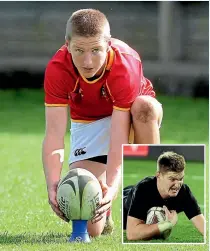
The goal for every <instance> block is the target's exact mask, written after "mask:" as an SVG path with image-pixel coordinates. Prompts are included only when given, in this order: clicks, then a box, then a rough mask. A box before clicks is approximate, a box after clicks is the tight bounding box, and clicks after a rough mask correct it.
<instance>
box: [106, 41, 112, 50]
mask: <svg viewBox="0 0 210 251" xmlns="http://www.w3.org/2000/svg"><path fill="white" fill-rule="evenodd" d="M107 44H108V46H107V51H109V50H110V47H111V44H112V43H111V39H109V40H108V43H107Z"/></svg>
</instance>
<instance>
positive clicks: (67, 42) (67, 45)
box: [65, 38, 70, 53]
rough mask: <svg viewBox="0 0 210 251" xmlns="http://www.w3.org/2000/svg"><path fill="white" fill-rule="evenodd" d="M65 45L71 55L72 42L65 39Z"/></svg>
mask: <svg viewBox="0 0 210 251" xmlns="http://www.w3.org/2000/svg"><path fill="white" fill-rule="evenodd" d="M65 45H66V47H67V49H68V52H69V53H70V41H69V40H67V39H66V38H65Z"/></svg>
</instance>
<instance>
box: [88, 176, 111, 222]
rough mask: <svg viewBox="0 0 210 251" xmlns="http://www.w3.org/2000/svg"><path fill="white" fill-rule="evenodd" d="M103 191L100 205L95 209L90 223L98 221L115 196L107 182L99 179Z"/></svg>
mask: <svg viewBox="0 0 210 251" xmlns="http://www.w3.org/2000/svg"><path fill="white" fill-rule="evenodd" d="M99 182H100V185H101V189H102V193H103V199H102V200H101V203H100V206H99V207H98V208H97V209H96V212H95V216H94V217H93V218H92V220H91V221H92V223H96V222H98V221H100V220H101V219H102V218H103V217H104V216H105V214H106V212H107V210H109V209H110V207H111V204H112V200H113V199H114V196H115V191H114V189H113V188H112V187H109V186H107V184H105V183H103V182H102V181H99Z"/></svg>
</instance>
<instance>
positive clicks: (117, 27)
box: [0, 1, 209, 97]
mask: <svg viewBox="0 0 210 251" xmlns="http://www.w3.org/2000/svg"><path fill="white" fill-rule="evenodd" d="M208 6H209V3H208V2H203V1H202V2H185V1H183V2H173V1H169V2H165V1H164V2H161V1H160V2H142V1H141V2H119V1H116V2H89V1H88V2H71V1H69V2H68V1H67V2H43V1H40V2H39V1H38V2H19V1H18V2H1V3H0V22H1V27H0V31H1V39H0V59H1V60H0V87H1V88H14V87H15V88H18V87H25V88H41V87H42V85H43V73H44V69H45V66H46V64H47V62H48V61H49V59H50V58H51V57H52V56H53V54H54V53H55V52H56V51H57V49H58V48H60V46H61V45H62V44H63V43H64V35H65V25H66V21H67V19H68V18H69V17H70V15H71V13H72V12H73V11H75V10H77V9H80V8H96V9H99V10H101V11H102V12H104V13H105V14H106V15H107V17H108V19H109V21H110V24H111V32H112V36H113V37H116V38H119V39H121V40H123V41H125V42H126V43H128V44H129V45H130V46H131V47H133V48H134V49H135V50H137V51H138V52H139V54H140V56H141V58H142V60H143V66H144V73H145V76H146V77H148V78H149V79H151V80H152V82H153V83H154V86H155V89H156V91H158V92H159V93H163V94H167V95H184V96H196V97H198V96H205V97H208V70H209V65H208V63H209V7H208Z"/></svg>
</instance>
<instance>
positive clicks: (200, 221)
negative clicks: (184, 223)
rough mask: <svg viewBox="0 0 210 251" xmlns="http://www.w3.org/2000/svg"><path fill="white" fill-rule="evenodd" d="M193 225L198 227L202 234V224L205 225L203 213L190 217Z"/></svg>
mask: <svg viewBox="0 0 210 251" xmlns="http://www.w3.org/2000/svg"><path fill="white" fill-rule="evenodd" d="M191 221H192V223H193V224H194V226H195V227H196V228H197V229H198V231H199V232H200V233H201V234H202V235H204V225H205V218H204V216H203V214H199V215H196V216H195V217H193V218H192V219H191Z"/></svg>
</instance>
